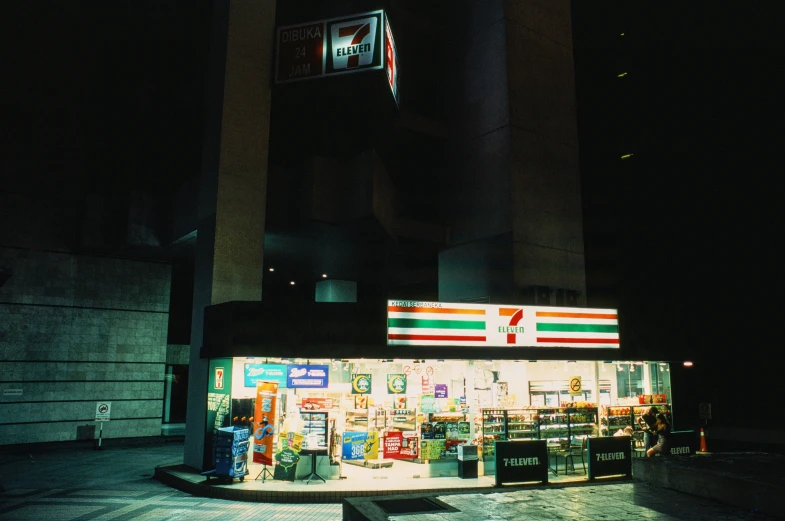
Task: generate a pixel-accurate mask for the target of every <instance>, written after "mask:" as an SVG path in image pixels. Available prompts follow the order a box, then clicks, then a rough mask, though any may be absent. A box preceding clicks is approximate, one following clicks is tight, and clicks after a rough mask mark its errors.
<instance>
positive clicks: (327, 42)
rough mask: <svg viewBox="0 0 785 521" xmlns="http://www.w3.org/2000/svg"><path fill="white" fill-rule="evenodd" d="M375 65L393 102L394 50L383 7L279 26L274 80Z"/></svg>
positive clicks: (395, 90) (395, 83)
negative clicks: (382, 76) (367, 11)
mask: <svg viewBox="0 0 785 521" xmlns="http://www.w3.org/2000/svg"><path fill="white" fill-rule="evenodd" d="M382 29H384V30H382ZM378 69H385V72H386V74H387V81H388V83H389V85H390V89H391V90H392V94H393V97H394V98H395V102H396V104H397V103H398V99H399V94H398V53H397V51H396V48H395V41H394V40H393V36H392V30H391V29H390V24H389V23H388V21H387V16H386V15H385V12H384V11H372V12H369V13H361V14H356V15H351V16H343V17H340V18H331V19H329V20H318V21H314V22H307V23H302V24H297V25H288V26H285V27H279V28H278V33H277V44H276V65H275V82H276V83H287V82H291V81H297V80H305V79H309V78H319V77H323V76H329V75H334V74H347V73H352V72H360V71H366V70H378Z"/></svg>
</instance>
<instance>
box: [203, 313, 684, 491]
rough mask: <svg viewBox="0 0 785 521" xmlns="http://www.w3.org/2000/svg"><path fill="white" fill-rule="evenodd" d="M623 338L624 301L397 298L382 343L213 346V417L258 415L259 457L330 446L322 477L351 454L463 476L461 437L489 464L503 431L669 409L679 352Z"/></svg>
mask: <svg viewBox="0 0 785 521" xmlns="http://www.w3.org/2000/svg"><path fill="white" fill-rule="evenodd" d="M619 345H620V344H619V331H618V317H617V313H616V311H615V310H607V309H587V308H555V307H532V306H500V305H486V304H465V303H461V304H450V303H436V302H409V301H389V302H388V303H387V338H386V345H385V346H381V347H379V348H378V349H377V350H376V351H375V352H376V353H377V356H375V357H344V356H341V354H340V353H339V352H336V353H335V356H331V355H332V354H333V353H331V352H330V350H331V348H324V349H322V350H321V351H322V353H323V355H324V357H323V358H316V357H311V358H289V357H286V356H267V355H271V352H270V351H271V350H270V349H269V348H266V349H264V351H265V356H258V355H256V354H255V353H253V352H247V353H246V356H242V357H240V356H234V357H227V358H218V359H212V360H211V375H213V376H212V377H211V378H212V380H213V381H211V384H210V385H211V389H210V390H211V393H210V395H209V397H210V398H209V399H208V403H209V404H210V405H209V407H208V409H209V410H210V417H209V418H208V430H210V429H212V428H216V427H225V426H229V425H234V426H237V427H247V428H249V429H250V430H251V433H252V438H253V442H254V447H253V451H252V457H251V458H249V461H251V462H254V463H256V464H258V465H264V464H266V465H270V466H275V463H274V461H275V453H276V452H277V451H281V450H282V449H286V448H289V449H296V450H297V451H306V453H309V454H317V456H322V457H321V458H320V459H318V465H316V473H317V474H318V477H323V478H324V479H338V478H339V477H340V476H341V475H342V470H341V469H342V468H345V466H347V465H348V466H352V467H353V468H362V469H363V471H367V472H368V473H370V474H372V473H373V472H374V471H375V470H377V469H380V468H390V467H394V468H397V469H400V472H401V475H404V476H418V477H439V476H456V475H458V463H457V462H458V459H457V458H458V452H459V449H458V447H459V446H461V445H464V444H469V445H475V446H477V448H478V454H479V459H480V468H479V472H480V475H483V474H485V475H489V474H493V473H494V464H493V454H494V445H495V442H496V441H515V440H518V441H523V440H543V439H544V440H548V441H549V442H550V441H552V442H554V443H555V442H556V441H559V440H561V441H566V440H571V439H572V440H574V439H579V440H580V439H583V438H588V437H598V436H612V435H613V434H615V433H616V432H617V431H618V430H620V429H623V428H624V427H625V426H627V425H631V426H633V427H634V428H635V429H638V427H637V421H636V417H637V416H639V415H640V413H641V412H642V411H643V410H644V409H645V408H648V407H649V406H650V405H652V404H653V405H656V406H658V407H659V408H661V409H663V410H664V411H668V412H669V413H670V411H671V404H672V396H671V382H670V366H669V364H668V363H667V362H658V361H621V360H619V358H620V357H619V356H618V355H619V353H620V349H619ZM420 349H422V351H423V352H424V353H426V352H427V355H424V356H423V357H412V356H410V355H411V353H412V352H413V351H414V352H416V351H417V350H420ZM334 350H336V351H337V349H334ZM401 351H405V354H406V356H398V355H399V353H400V352H401ZM435 351H436V352H439V353H441V354H442V356H441V357H438V358H434V357H433V356H432V355H433V353H434V352H435ZM483 351H487V352H488V356H487V358H486V357H479V356H477V354H478V353H482V352H483ZM286 352H287V349H285V348H281V350H280V355H283V354H284V353H286ZM549 352H553V353H554V356H553V357H548V356H543V355H547V354H548V353H549ZM400 354H401V355H402V354H403V353H400ZM532 354H536V355H538V356H537V357H536V358H533V357H532ZM565 354H570V355H572V356H564V355H565ZM613 355H616V356H613ZM218 374H220V375H222V378H223V381H222V382H221V385H222V387H221V388H216V386H215V385H214V384H215V383H216V382H215V375H218ZM262 393H267V394H266V396H269V397H272V398H273V399H272V400H271V399H270V398H260V399H264V400H265V402H264V403H266V404H267V406H268V408H267V409H266V410H265V411H262V410H261V408H260V406H259V400H258V399H257V398H258V397H260V396H262ZM308 451H310V452H308ZM303 465H304V466H303ZM300 466H301V468H299V470H298V471H297V472H298V473H301V474H302V473H306V474H307V473H308V468H307V464H300ZM260 468H261V467H260ZM252 472H253V469H252ZM344 474H345V472H344ZM292 479H294V477H293V478H292Z"/></svg>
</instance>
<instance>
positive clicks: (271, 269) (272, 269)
mask: <svg viewBox="0 0 785 521" xmlns="http://www.w3.org/2000/svg"><path fill="white" fill-rule="evenodd" d="M267 271H275V268H268V269H267Z"/></svg>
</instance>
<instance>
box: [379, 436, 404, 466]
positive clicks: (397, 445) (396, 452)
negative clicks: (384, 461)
mask: <svg viewBox="0 0 785 521" xmlns="http://www.w3.org/2000/svg"><path fill="white" fill-rule="evenodd" d="M382 440H383V441H382V450H383V451H384V457H385V458H390V459H401V447H402V446H403V433H402V432H395V431H392V432H388V433H387V436H385V437H384V438H382Z"/></svg>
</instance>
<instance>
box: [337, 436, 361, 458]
mask: <svg viewBox="0 0 785 521" xmlns="http://www.w3.org/2000/svg"><path fill="white" fill-rule="evenodd" d="M366 436H367V433H365V432H344V433H343V435H342V438H343V443H342V444H341V459H343V460H344V461H357V460H362V459H365V438H366Z"/></svg>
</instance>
